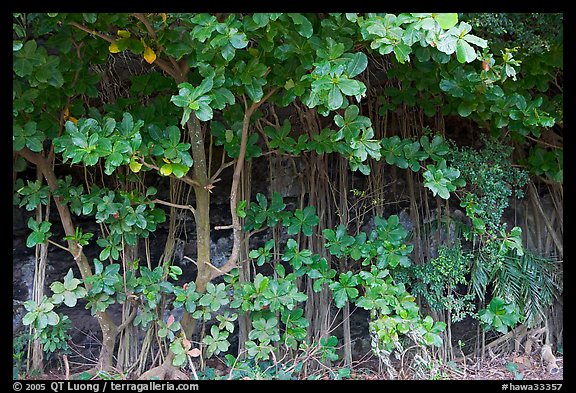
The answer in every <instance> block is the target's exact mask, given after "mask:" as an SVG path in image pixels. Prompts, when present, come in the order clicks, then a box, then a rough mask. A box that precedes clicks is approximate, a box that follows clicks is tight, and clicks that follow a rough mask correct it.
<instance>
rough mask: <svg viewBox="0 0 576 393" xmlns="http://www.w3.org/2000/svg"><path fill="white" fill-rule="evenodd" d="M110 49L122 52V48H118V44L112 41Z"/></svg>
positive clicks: (112, 51) (114, 51) (110, 50)
mask: <svg viewBox="0 0 576 393" xmlns="http://www.w3.org/2000/svg"><path fill="white" fill-rule="evenodd" d="M108 51H109V52H110V53H118V52H120V48H118V45H116V43H115V42H113V43H111V44H110V46H109V47H108Z"/></svg>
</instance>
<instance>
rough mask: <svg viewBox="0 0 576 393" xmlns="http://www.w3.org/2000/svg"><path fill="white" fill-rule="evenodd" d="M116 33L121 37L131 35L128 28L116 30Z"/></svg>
mask: <svg viewBox="0 0 576 393" xmlns="http://www.w3.org/2000/svg"><path fill="white" fill-rule="evenodd" d="M116 34H118V35H119V36H120V37H122V38H130V35H131V34H130V32H129V31H128V30H118V31H117V32H116Z"/></svg>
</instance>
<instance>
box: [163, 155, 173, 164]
mask: <svg viewBox="0 0 576 393" xmlns="http://www.w3.org/2000/svg"><path fill="white" fill-rule="evenodd" d="M162 161H164V162H165V163H166V164H170V163H171V162H170V160H169V159H167V158H166V157H162Z"/></svg>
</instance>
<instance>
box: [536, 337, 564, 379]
mask: <svg viewBox="0 0 576 393" xmlns="http://www.w3.org/2000/svg"><path fill="white" fill-rule="evenodd" d="M540 355H541V357H542V362H543V363H544V366H545V367H546V371H548V373H550V374H558V372H559V371H560V367H558V364H557V363H556V357H555V356H554V355H553V354H552V348H551V347H550V345H549V344H544V345H543V346H542V350H541V351H540Z"/></svg>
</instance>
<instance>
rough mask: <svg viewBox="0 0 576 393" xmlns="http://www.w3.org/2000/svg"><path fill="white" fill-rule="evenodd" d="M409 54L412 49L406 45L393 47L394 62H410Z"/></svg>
mask: <svg viewBox="0 0 576 393" xmlns="http://www.w3.org/2000/svg"><path fill="white" fill-rule="evenodd" d="M410 53H412V48H411V47H410V46H408V45H406V44H396V45H394V54H395V55H396V60H398V61H399V62H400V63H402V64H404V63H406V62H407V61H410Z"/></svg>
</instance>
